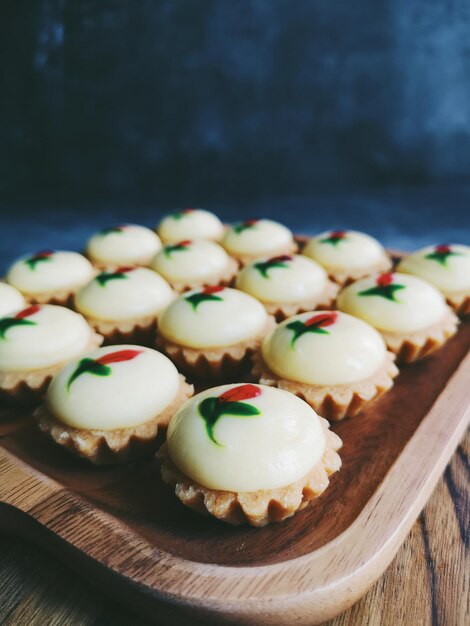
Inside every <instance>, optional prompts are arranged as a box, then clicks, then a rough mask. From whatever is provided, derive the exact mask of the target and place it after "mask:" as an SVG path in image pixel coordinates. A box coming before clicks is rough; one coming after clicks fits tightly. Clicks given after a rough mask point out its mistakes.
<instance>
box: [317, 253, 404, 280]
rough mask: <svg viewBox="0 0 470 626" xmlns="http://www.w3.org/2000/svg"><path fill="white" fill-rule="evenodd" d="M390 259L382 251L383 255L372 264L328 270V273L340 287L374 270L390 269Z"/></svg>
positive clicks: (386, 270)
mask: <svg viewBox="0 0 470 626" xmlns="http://www.w3.org/2000/svg"><path fill="white" fill-rule="evenodd" d="M392 265H393V263H392V259H391V258H390V257H389V256H388V255H387V254H385V253H384V255H383V257H382V258H381V259H379V260H378V261H377V262H376V263H374V264H373V265H369V267H367V268H360V269H356V270H354V269H345V270H336V271H334V270H331V269H330V270H328V275H329V277H330V278H331V280H334V281H335V283H338V284H339V285H341V286H342V287H346V286H347V285H349V284H350V283H353V282H354V281H355V280H359V278H364V277H365V276H370V275H371V274H375V273H376V272H388V271H389V270H390V269H392Z"/></svg>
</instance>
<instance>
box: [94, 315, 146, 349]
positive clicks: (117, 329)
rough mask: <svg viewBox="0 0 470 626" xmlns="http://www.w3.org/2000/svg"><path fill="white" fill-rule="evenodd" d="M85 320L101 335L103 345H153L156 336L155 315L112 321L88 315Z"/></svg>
mask: <svg viewBox="0 0 470 626" xmlns="http://www.w3.org/2000/svg"><path fill="white" fill-rule="evenodd" d="M87 321H88V323H89V324H90V326H92V327H93V328H94V329H95V330H96V331H97V332H98V333H99V334H100V335H103V337H104V341H103V345H105V346H112V345H116V344H121V343H132V344H137V345H139V346H148V347H152V346H154V345H155V339H156V336H157V316H156V315H147V316H146V317H142V318H140V319H133V320H119V321H114V322H110V321H105V320H98V319H95V318H91V317H88V318H87Z"/></svg>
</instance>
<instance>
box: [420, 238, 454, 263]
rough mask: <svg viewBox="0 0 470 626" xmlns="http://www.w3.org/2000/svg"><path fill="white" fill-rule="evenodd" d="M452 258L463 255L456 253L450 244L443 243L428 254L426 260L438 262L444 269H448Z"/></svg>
mask: <svg viewBox="0 0 470 626" xmlns="http://www.w3.org/2000/svg"><path fill="white" fill-rule="evenodd" d="M450 256H461V254H460V252H454V251H453V250H452V248H451V246H449V245H448V244H446V243H442V244H440V245H439V246H436V247H435V248H434V250H433V251H432V252H430V253H429V254H426V256H425V258H426V259H431V260H432V261H437V263H439V264H440V265H442V267H447V259H448V258H449V257H450Z"/></svg>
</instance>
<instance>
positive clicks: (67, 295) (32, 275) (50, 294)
mask: <svg viewBox="0 0 470 626" xmlns="http://www.w3.org/2000/svg"><path fill="white" fill-rule="evenodd" d="M95 274H96V270H95V268H94V267H93V265H92V264H91V263H90V261H88V259H86V258H85V257H84V256H83V255H81V254H78V252H70V251H61V250H58V251H52V250H43V251H41V252H37V253H36V254H32V255H29V256H25V257H23V258H21V259H19V260H18V261H16V262H15V263H14V264H13V265H12V266H11V267H10V269H9V270H8V274H7V281H8V283H9V284H10V285H12V286H13V287H16V289H18V290H19V291H21V293H22V294H23V295H24V296H25V298H26V299H27V300H28V301H29V302H32V303H38V304H59V305H62V306H72V303H73V296H74V294H75V293H76V292H77V291H78V289H80V287H82V286H83V285H85V284H86V283H87V282H88V281H89V280H91V279H92V278H93V276H94V275H95Z"/></svg>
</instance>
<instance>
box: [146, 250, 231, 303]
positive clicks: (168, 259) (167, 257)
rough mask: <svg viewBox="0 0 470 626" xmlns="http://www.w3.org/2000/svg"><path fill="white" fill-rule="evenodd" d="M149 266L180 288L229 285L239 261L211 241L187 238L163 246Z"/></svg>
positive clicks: (184, 289)
mask: <svg viewBox="0 0 470 626" xmlns="http://www.w3.org/2000/svg"><path fill="white" fill-rule="evenodd" d="M151 267H152V268H153V269H154V270H155V271H156V272H158V273H159V274H161V275H162V276H163V277H164V278H165V279H166V280H167V281H168V282H169V283H170V285H171V286H172V287H173V288H174V289H176V291H179V292H182V291H187V290H189V289H196V288H198V287H204V286H207V285H220V284H223V285H228V284H229V283H230V282H231V281H232V279H233V277H234V276H235V274H236V272H237V269H238V264H237V262H236V261H235V259H232V258H231V257H229V255H228V254H227V253H226V252H225V250H224V249H223V248H222V246H220V245H219V244H217V243H215V242H213V241H206V240H203V239H199V240H192V239H186V240H183V241H178V242H177V243H172V244H168V245H166V246H164V247H163V249H162V250H161V251H160V252H159V253H158V254H157V255H156V256H155V258H154V259H153V261H152V264H151Z"/></svg>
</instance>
